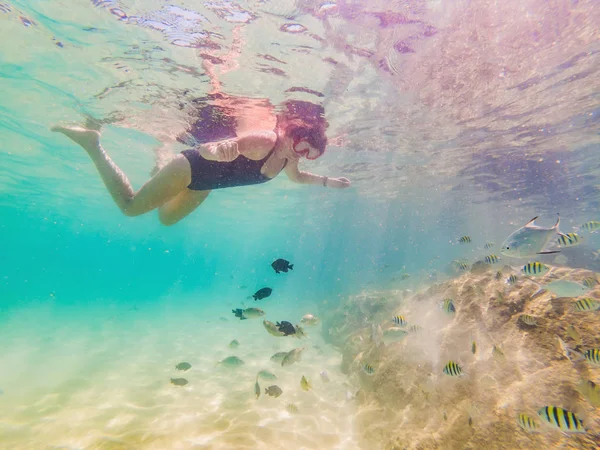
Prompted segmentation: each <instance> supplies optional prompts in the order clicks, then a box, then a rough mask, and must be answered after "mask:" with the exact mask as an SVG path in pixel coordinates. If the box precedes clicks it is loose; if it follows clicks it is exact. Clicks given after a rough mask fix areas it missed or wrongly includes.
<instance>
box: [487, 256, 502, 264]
mask: <svg viewBox="0 0 600 450" xmlns="http://www.w3.org/2000/svg"><path fill="white" fill-rule="evenodd" d="M483 260H484V261H485V263H486V264H496V263H498V262H500V258H499V257H498V255H488V256H486V257H485V258H483Z"/></svg>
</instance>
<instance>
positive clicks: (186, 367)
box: [175, 362, 192, 372]
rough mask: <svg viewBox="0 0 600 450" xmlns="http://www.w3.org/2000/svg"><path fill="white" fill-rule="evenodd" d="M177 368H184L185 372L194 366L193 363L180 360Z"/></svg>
mask: <svg viewBox="0 0 600 450" xmlns="http://www.w3.org/2000/svg"><path fill="white" fill-rule="evenodd" d="M175 368H176V369H177V370H183V371H184V372H185V371H186V370H189V369H191V368H192V365H191V364H190V363H186V362H180V363H179V364H177V365H176V366H175Z"/></svg>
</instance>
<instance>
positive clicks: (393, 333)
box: [382, 327, 408, 345]
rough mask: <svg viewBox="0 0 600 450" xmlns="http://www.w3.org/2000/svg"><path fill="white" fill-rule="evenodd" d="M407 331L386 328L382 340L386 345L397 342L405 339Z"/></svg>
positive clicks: (397, 328)
mask: <svg viewBox="0 0 600 450" xmlns="http://www.w3.org/2000/svg"><path fill="white" fill-rule="evenodd" d="M407 334H408V331H406V330H405V329H403V328H399V327H392V328H388V329H387V330H385V331H384V332H383V337H382V340H383V342H384V343H385V344H386V345H389V344H393V343H394V342H399V341H401V340H402V339H404V338H405V337H406V335H407Z"/></svg>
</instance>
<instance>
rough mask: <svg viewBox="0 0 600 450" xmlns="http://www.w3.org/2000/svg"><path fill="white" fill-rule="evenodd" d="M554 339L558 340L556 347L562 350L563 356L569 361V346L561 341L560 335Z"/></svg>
mask: <svg viewBox="0 0 600 450" xmlns="http://www.w3.org/2000/svg"><path fill="white" fill-rule="evenodd" d="M556 339H557V341H558V348H559V349H560V351H561V352H562V354H563V356H564V357H565V358H567V359H568V360H569V361H570V360H571V351H570V349H569V346H568V345H567V344H566V343H565V341H563V340H562V339H561V338H560V336H556Z"/></svg>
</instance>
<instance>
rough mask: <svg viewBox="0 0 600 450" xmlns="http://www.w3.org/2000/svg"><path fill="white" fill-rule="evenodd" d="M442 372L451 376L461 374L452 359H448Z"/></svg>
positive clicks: (459, 368)
mask: <svg viewBox="0 0 600 450" xmlns="http://www.w3.org/2000/svg"><path fill="white" fill-rule="evenodd" d="M443 372H444V373H445V374H446V375H450V376H451V377H459V376H461V375H462V374H463V371H462V369H461V367H460V366H459V365H458V364H456V363H455V362H454V361H448V364H446V365H445V366H444V370H443Z"/></svg>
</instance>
